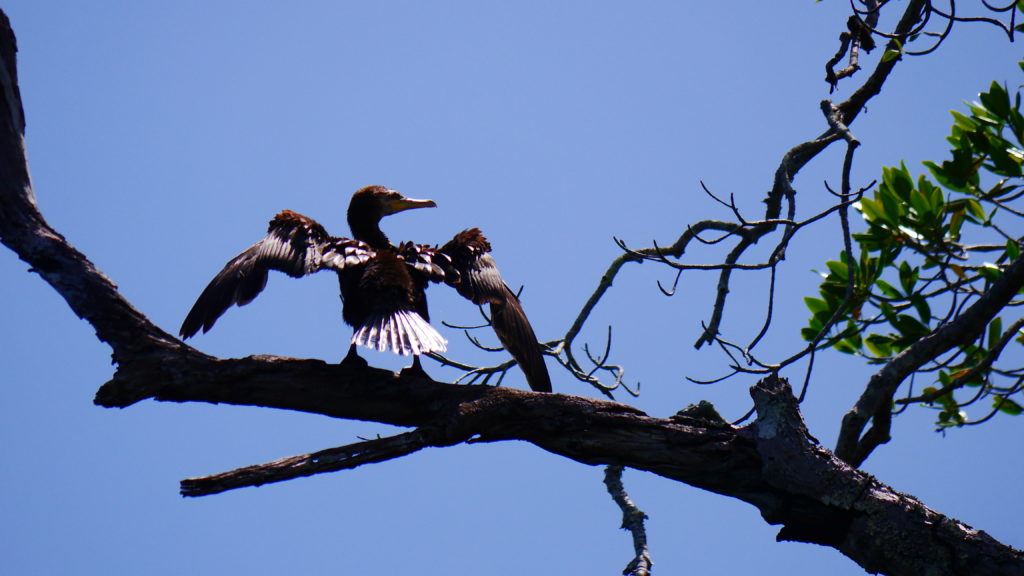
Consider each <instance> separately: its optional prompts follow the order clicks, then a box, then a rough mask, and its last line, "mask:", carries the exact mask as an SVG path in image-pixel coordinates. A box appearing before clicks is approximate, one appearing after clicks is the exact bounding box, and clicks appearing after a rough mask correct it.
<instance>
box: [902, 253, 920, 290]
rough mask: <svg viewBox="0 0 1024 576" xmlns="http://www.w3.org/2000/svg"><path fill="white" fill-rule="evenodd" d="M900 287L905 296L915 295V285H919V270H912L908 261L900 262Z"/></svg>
mask: <svg viewBox="0 0 1024 576" xmlns="http://www.w3.org/2000/svg"><path fill="white" fill-rule="evenodd" d="M899 270H900V286H902V287H903V293H904V294H913V292H914V285H915V284H917V268H916V267H914V268H911V267H910V264H907V262H906V261H903V262H900V268H899Z"/></svg>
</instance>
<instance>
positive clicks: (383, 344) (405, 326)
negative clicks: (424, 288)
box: [352, 310, 448, 356]
mask: <svg viewBox="0 0 1024 576" xmlns="http://www.w3.org/2000/svg"><path fill="white" fill-rule="evenodd" d="M352 343H353V344H356V345H358V346H362V347H364V348H369V349H371V350H377V351H378V352H386V351H391V352H394V353H395V354H401V355H403V356H408V355H410V354H412V355H414V356H419V355H420V354H426V353H428V352H444V351H445V350H447V349H448V341H447V340H445V339H444V337H443V336H441V334H439V333H438V332H437V330H435V329H434V327H433V326H431V325H430V324H429V323H428V322H427V321H426V320H424V319H423V317H422V316H420V315H419V314H417V313H416V312H413V311H412V310H397V311H394V312H388V313H378V314H372V315H370V317H369V318H367V319H366V321H365V322H363V325H362V326H360V327H359V328H358V329H356V331H355V334H353V335H352Z"/></svg>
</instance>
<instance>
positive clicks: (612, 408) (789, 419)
mask: <svg viewBox="0 0 1024 576" xmlns="http://www.w3.org/2000/svg"><path fill="white" fill-rule="evenodd" d="M15 53H16V47H15V39H14V34H13V32H12V31H11V29H10V22H9V20H8V19H7V16H6V14H3V13H2V12H0V83H2V86H0V97H2V98H3V101H2V102H0V240H2V242H3V243H4V244H5V245H7V246H8V247H10V248H11V249H12V250H13V251H15V252H16V253H17V254H18V256H19V257H20V258H21V259H22V260H24V261H25V262H27V263H29V265H30V266H31V267H32V269H33V271H35V272H37V273H39V274H40V276H41V277H42V278H43V279H44V280H45V281H47V282H48V283H49V284H50V285H51V286H52V287H53V288H54V289H55V290H57V292H58V293H60V294H61V296H62V297H64V299H65V300H66V301H67V302H68V304H69V306H70V307H71V308H72V309H73V310H74V311H75V313H76V314H78V315H79V316H80V317H83V318H85V319H86V320H87V321H89V322H90V323H91V324H92V325H93V327H94V328H95V329H96V332H97V336H98V337H99V338H100V339H101V340H102V341H104V342H107V343H108V344H110V345H111V347H112V348H113V351H114V359H115V361H116V363H117V369H116V372H115V374H114V376H113V378H112V379H111V380H110V381H109V382H107V383H106V384H104V385H103V386H102V387H101V388H100V389H99V391H98V392H97V395H96V400H95V401H96V403H97V404H99V405H101V406H107V407H115V406H116V407H126V406H129V405H131V404H133V403H135V402H139V401H141V400H144V399H148V398H152V399H156V400H161V401H173V402H210V403H229V404H240V405H252V406H265V407H271V408H281V409H287V410H299V411H303V412H309V413H313V414H322V415H326V416H331V417H335V418H347V419H356V420H368V421H374V422H382V423H388V424H395V425H399V426H408V427H415V428H416V430H415V431H414V433H411V434H410V435H409V436H405V437H402V438H401V439H400V440H396V441H394V442H390V443H385V442H382V443H376V444H374V445H373V446H371V447H370V448H379V449H380V450H379V451H378V452H375V453H373V454H368V453H366V452H364V453H363V454H364V458H365V460H366V461H380V460H383V459H387V458H390V457H395V456H400V455H402V454H405V453H409V452H411V451H413V450H415V449H419V448H420V447H423V446H448V445H453V444H457V443H461V442H466V441H486V442H493V441H499V440H522V441H526V442H530V443H533V444H535V445H536V446H538V447H540V448H543V449H545V450H548V451H550V452H553V453H555V454H559V455H562V456H565V457H567V458H571V459H573V460H576V461H578V462H581V463H584V464H590V465H597V464H609V465H617V466H628V467H630V468H635V469H638V470H647V471H649V472H653V473H655V474H659V475H661V476H664V477H666V478H671V479H673V480H677V481H679V482H683V483H686V484H689V485H691V486H696V487H699V488H703V489H706V490H710V491H712V492H716V493H719V494H722V495H725V496H729V497H733V498H738V499H740V500H743V501H745V502H749V503H750V504H753V505H754V506H756V507H757V508H758V510H759V511H760V512H761V514H762V516H763V517H764V519H765V520H766V521H767V522H769V523H771V524H781V525H782V529H781V530H780V532H779V534H778V539H780V540H794V541H802V542H812V543H817V544H821V545H825V546H831V547H834V548H835V549H837V550H839V551H840V552H842V553H843V554H845V555H846V556H848V557H850V558H851V559H853V560H854V561H855V562H857V563H858V564H859V565H860V566H862V567H863V568H864V569H865V570H868V571H870V572H884V573H887V574H907V575H921V574H928V575H946V574H950V575H952V574H991V575H999V574H1006V575H1010V574H1024V554H1022V553H1021V552H1019V551H1016V550H1014V549H1012V548H1010V547H1008V546H1005V545H1003V544H1001V543H999V542H997V541H996V540H994V539H993V538H991V537H989V536H988V535H987V534H985V533H984V532H981V531H978V530H974V529H972V528H970V527H969V526H966V525H965V524H963V523H961V522H958V521H956V520H954V519H951V518H948V517H946V516H943V515H941V514H939V513H938V512H935V511H933V510H931V509H929V508H927V507H926V506H924V505H923V504H922V503H921V502H919V501H918V500H916V499H915V498H913V497H912V496H909V495H905V494H901V493H899V492H897V491H895V490H893V489H892V488H890V487H888V486H886V485H884V484H881V483H880V482H878V481H877V480H875V479H874V478H873V477H871V476H870V475H868V474H865V473H863V472H861V471H859V470H857V469H854V468H851V467H849V466H848V465H846V464H845V463H844V462H842V461H841V460H839V459H838V458H836V457H835V456H834V455H833V454H832V453H831V452H829V451H828V450H826V449H824V448H822V447H820V446H818V445H817V443H816V441H814V439H813V438H811V437H810V436H809V435H808V433H807V430H806V428H805V426H804V424H803V420H802V418H801V416H800V413H799V409H798V406H797V403H796V401H795V399H794V397H793V394H792V391H791V390H790V388H789V384H788V383H787V382H786V381H785V380H783V379H780V378H777V377H770V378H766V379H765V380H763V381H761V382H760V383H758V384H757V385H756V386H754V387H753V388H752V390H751V394H752V396H753V398H754V403H755V406H756V407H757V419H756V420H755V421H754V422H753V423H751V424H749V425H747V426H744V427H734V426H731V425H729V424H728V423H726V422H724V421H723V420H721V419H720V418H718V417H717V415H716V414H714V412H713V410H709V409H707V408H706V407H705V408H703V409H701V408H694V409H692V410H686V411H683V412H681V413H679V414H677V415H676V416H674V417H672V418H669V419H662V418H654V417H651V416H648V415H647V414H645V413H643V412H641V411H639V410H637V409H635V408H632V407H629V406H626V405H622V404H618V403H614V402H608V401H602V400H593V399H588V398H582V397H576V396H569V395H564V394H540V393H534V392H526V391H520V390H511V389H502V388H491V387H486V386H456V385H452V384H444V383H439V382H434V381H430V380H427V379H423V378H421V377H417V376H415V375H411V374H405V375H397V374H394V373H391V372H388V371H384V370H378V369H373V368H363V369H358V368H350V367H344V366H339V365H330V364H327V363H324V362H321V361H316V360H295V359H286V358H277V357H267V356H253V357H248V358H242V359H224V360H221V359H216V358H212V357H210V356H207V355H204V354H202V353H200V352H198V351H196V350H194V349H192V348H191V347H189V346H187V345H185V344H184V343H182V342H181V341H179V340H177V339H176V338H174V337H173V336H170V335H169V334H167V333H166V332H164V331H163V330H161V329H159V328H158V327H156V326H154V325H153V324H152V323H151V322H150V321H149V320H148V319H147V318H146V317H145V316H144V315H142V314H141V313H140V312H138V311H137V310H136V309H135V308H134V307H132V306H131V304H130V303H129V302H127V301H126V300H125V299H124V298H123V297H122V296H121V295H120V294H119V293H118V291H117V288H116V286H115V285H114V284H113V283H112V282H111V281H110V280H109V279H107V278H106V277H105V276H104V275H103V274H102V273H101V272H100V271H99V270H98V269H96V268H95V267H94V266H93V265H92V263H91V262H90V261H89V260H88V259H87V258H86V257H85V256H84V255H83V254H81V253H80V252H78V251H76V250H75V249H74V248H73V247H71V246H70V245H69V244H68V243H67V242H66V241H65V240H64V238H63V237H62V236H61V235H60V234H59V233H57V232H56V231H55V230H53V229H52V228H51V227H50V226H49V225H48V224H47V223H46V221H45V220H44V219H43V218H42V215H41V214H40V213H39V212H38V209H37V207H36V204H35V199H34V196H33V191H32V185H31V180H30V177H29V170H28V165H27V161H26V158H25V147H24V126H25V122H24V118H23V111H22V106H21V99H20V94H19V90H18V83H17V72H16V62H15ZM395 438H399V437H395ZM385 444H386V445H385ZM367 454H368V455H367ZM314 459H315V458H314ZM259 480H260V477H259V476H258V475H257V477H256V478H255V481H252V480H250V481H247V482H243V483H242V484H241V485H245V484H254V483H258V482H259Z"/></svg>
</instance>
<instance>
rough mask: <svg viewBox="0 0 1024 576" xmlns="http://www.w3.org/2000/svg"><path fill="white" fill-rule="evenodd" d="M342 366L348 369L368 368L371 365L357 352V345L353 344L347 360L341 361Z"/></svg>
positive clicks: (346, 357)
mask: <svg viewBox="0 0 1024 576" xmlns="http://www.w3.org/2000/svg"><path fill="white" fill-rule="evenodd" d="M341 365H342V366H345V367H348V368H366V367H367V366H369V365H370V364H369V363H368V362H367V361H366V359H365V358H363V357H362V356H360V355H359V354H358V353H357V352H356V345H355V344H353V345H352V347H351V348H349V349H348V354H347V355H346V356H345V359H344V360H342V361H341Z"/></svg>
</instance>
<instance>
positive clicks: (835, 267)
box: [825, 260, 849, 282]
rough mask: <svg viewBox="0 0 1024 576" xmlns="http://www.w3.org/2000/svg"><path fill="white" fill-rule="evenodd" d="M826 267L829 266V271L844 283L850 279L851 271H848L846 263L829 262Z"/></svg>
mask: <svg viewBox="0 0 1024 576" xmlns="http://www.w3.org/2000/svg"><path fill="white" fill-rule="evenodd" d="M825 266H828V269H829V271H830V272H832V274H833V275H834V276H835V277H836V278H839V279H840V280H842V281H843V282H846V279H847V278H848V277H849V276H848V272H849V270H848V269H847V267H846V264H845V263H843V262H836V261H835V260H829V261H828V262H825Z"/></svg>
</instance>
